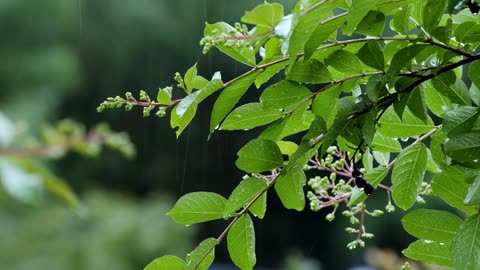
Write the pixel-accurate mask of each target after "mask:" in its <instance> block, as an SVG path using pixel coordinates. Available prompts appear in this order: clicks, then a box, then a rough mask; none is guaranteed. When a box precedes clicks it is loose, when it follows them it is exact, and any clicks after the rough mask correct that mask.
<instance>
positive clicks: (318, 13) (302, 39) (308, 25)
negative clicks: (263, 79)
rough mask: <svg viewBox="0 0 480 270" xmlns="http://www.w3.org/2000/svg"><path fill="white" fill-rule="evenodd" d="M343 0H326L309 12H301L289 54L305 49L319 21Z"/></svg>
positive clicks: (289, 42) (292, 34)
mask: <svg viewBox="0 0 480 270" xmlns="http://www.w3.org/2000/svg"><path fill="white" fill-rule="evenodd" d="M340 2H342V1H341V0H332V1H325V2H324V3H323V4H320V5H317V6H315V7H312V9H310V10H309V11H308V12H304V13H303V14H300V17H299V18H298V20H297V21H296V24H295V25H294V27H293V29H292V31H291V35H290V39H289V41H288V55H290V56H294V55H297V54H298V53H299V52H301V51H303V48H304V46H305V44H306V43H307V41H308V40H309V39H310V37H311V36H312V34H313V33H314V31H315V29H316V28H317V26H318V25H319V23H320V22H321V21H322V20H323V19H325V17H326V15H328V14H330V12H331V11H332V10H333V8H335V7H336V6H338V4H339V3H340Z"/></svg>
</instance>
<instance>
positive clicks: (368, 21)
mask: <svg viewBox="0 0 480 270" xmlns="http://www.w3.org/2000/svg"><path fill="white" fill-rule="evenodd" d="M384 28H385V14H383V13H382V12H379V11H376V10H370V11H369V12H368V14H367V15H366V16H365V17H363V19H362V21H361V22H360V23H359V24H358V25H357V28H356V29H355V32H357V33H361V34H364V35H367V36H374V37H379V36H381V35H382V33H383V29H384Z"/></svg>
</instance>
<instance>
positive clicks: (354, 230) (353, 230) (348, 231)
mask: <svg viewBox="0 0 480 270" xmlns="http://www.w3.org/2000/svg"><path fill="white" fill-rule="evenodd" d="M345 231H346V232H347V233H358V230H357V229H354V228H352V227H347V228H345Z"/></svg>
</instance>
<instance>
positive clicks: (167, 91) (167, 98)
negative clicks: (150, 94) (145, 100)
mask: <svg viewBox="0 0 480 270" xmlns="http://www.w3.org/2000/svg"><path fill="white" fill-rule="evenodd" d="M157 102H158V103H161V104H166V105H168V104H170V103H171V102H172V88H171V87H165V88H160V89H158V94H157Z"/></svg>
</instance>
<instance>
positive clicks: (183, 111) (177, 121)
mask: <svg viewBox="0 0 480 270" xmlns="http://www.w3.org/2000/svg"><path fill="white" fill-rule="evenodd" d="M219 76H220V75H219V73H216V74H215V75H214V76H213V78H212V80H211V81H210V82H208V83H207V84H206V85H205V86H204V87H203V88H202V89H200V90H198V91H196V92H194V93H192V94H190V95H188V96H186V97H185V98H184V99H183V100H182V101H181V102H180V103H178V104H177V106H175V108H173V110H172V115H171V118H170V125H171V127H172V128H176V127H178V130H177V132H176V134H177V137H178V136H180V134H181V133H182V131H183V130H184V129H185V128H186V127H187V125H188V124H189V123H190V121H192V119H193V117H194V116H195V113H196V112H197V107H198V104H199V103H200V102H202V101H203V100H204V99H206V98H207V97H208V96H210V95H211V94H213V93H214V92H215V91H217V90H219V89H221V88H222V87H223V82H222V80H220V79H219V78H218V77H219Z"/></svg>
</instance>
